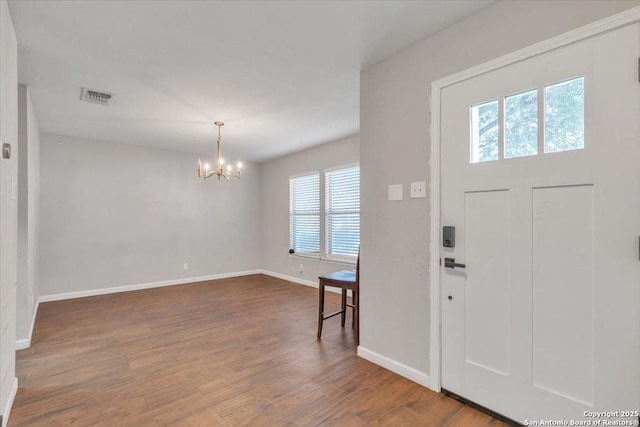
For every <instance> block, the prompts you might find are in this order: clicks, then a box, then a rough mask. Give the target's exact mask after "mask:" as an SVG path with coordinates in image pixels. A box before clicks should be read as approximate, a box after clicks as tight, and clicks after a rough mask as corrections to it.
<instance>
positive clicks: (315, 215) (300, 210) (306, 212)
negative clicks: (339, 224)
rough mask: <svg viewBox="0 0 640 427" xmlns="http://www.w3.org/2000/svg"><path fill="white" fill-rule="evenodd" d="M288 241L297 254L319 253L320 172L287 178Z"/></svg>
mask: <svg viewBox="0 0 640 427" xmlns="http://www.w3.org/2000/svg"><path fill="white" fill-rule="evenodd" d="M289 243H290V248H291V249H293V251H294V252H295V253H298V254H310V255H311V254H315V255H318V254H319V253H320V174H319V173H315V174H311V175H304V176H299V177H295V178H291V179H289Z"/></svg>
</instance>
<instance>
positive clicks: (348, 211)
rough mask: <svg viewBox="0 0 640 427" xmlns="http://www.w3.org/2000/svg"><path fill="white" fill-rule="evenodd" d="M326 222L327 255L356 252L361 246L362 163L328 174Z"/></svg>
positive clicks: (352, 253)
mask: <svg viewBox="0 0 640 427" xmlns="http://www.w3.org/2000/svg"><path fill="white" fill-rule="evenodd" d="M325 212H326V215H325V223H326V229H325V232H326V248H325V252H326V253H327V256H328V257H331V256H334V257H335V256H337V257H340V256H356V255H358V249H359V247H360V167H359V166H352V167H347V168H343V169H335V170H331V171H327V172H326V174H325Z"/></svg>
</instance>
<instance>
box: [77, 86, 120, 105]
mask: <svg viewBox="0 0 640 427" xmlns="http://www.w3.org/2000/svg"><path fill="white" fill-rule="evenodd" d="M115 97H116V95H115V94H113V93H109V92H99V91H97V90H93V89H87V88H86V87H83V88H82V94H81V95H80V100H82V101H85V102H91V103H92V104H100V105H111V104H113V100H114V98H115Z"/></svg>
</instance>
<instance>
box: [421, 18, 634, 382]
mask: <svg viewBox="0 0 640 427" xmlns="http://www.w3.org/2000/svg"><path fill="white" fill-rule="evenodd" d="M639 21H640V7H634V8H632V9H628V10H626V11H624V12H621V13H618V14H616V15H612V16H610V17H608V18H605V19H602V20H600V21H596V22H594V23H591V24H589V25H585V26H584V27H580V28H577V29H575V30H572V31H570V32H568V33H564V34H561V35H559V36H556V37H553V38H551V39H549V40H545V41H543V42H540V43H537V44H534V45H532V46H529V47H527V48H524V49H521V50H518V51H516V52H513V53H510V54H507V55H504V56H502V57H500V58H497V59H494V60H491V61H488V62H485V63H483V64H480V65H477V66H475V67H472V68H469V69H467V70H465V71H461V72H459V73H456V74H452V75H450V76H447V77H444V78H442V79H439V80H436V81H435V82H433V83H432V84H431V142H432V143H431V162H430V164H431V174H430V177H429V178H430V184H431V197H430V202H431V212H430V214H431V227H430V228H431V241H430V242H429V248H430V251H431V260H430V267H431V272H430V279H431V282H430V283H431V286H430V297H431V328H430V333H431V334H430V354H429V356H430V366H429V376H430V378H431V387H430V388H431V389H432V390H435V391H437V392H440V389H441V369H442V363H441V357H440V356H441V342H442V341H441V317H440V316H441V315H440V240H441V232H440V230H441V224H440V144H441V140H440V136H441V135H440V96H441V91H442V90H443V89H444V88H446V87H447V86H451V85H453V84H456V83H459V82H461V81H463V80H467V79H470V78H472V77H476V76H479V75H481V74H484V73H487V72H490V71H493V70H496V69H498V68H502V67H505V66H507V65H510V64H514V63H516V62H520V61H523V60H526V59H529V58H531V57H534V56H537V55H540V54H543V53H545V52H549V51H551V50H554V49H558V48H560V47H563V46H566V45H569V44H572V43H576V42H579V41H581V40H584V39H587V38H589V37H594V36H596V35H598V34H602V33H605V32H607V31H612V30H615V29H617V28H620V27H624V26H626V25H630V24H633V23H636V22H639ZM434 284H435V286H434Z"/></svg>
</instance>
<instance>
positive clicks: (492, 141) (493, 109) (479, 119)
mask: <svg viewBox="0 0 640 427" xmlns="http://www.w3.org/2000/svg"><path fill="white" fill-rule="evenodd" d="M489 160H498V101H490V102H485V103H484V104H480V105H474V106H473V107H471V163H478V162H487V161H489Z"/></svg>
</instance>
